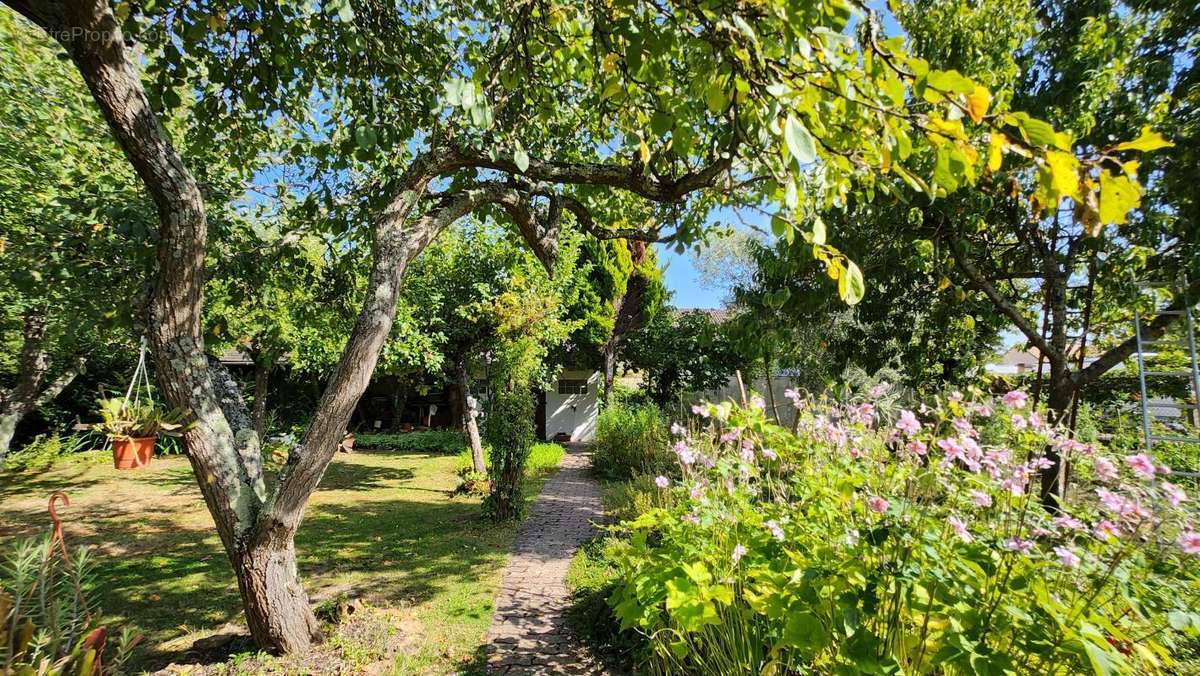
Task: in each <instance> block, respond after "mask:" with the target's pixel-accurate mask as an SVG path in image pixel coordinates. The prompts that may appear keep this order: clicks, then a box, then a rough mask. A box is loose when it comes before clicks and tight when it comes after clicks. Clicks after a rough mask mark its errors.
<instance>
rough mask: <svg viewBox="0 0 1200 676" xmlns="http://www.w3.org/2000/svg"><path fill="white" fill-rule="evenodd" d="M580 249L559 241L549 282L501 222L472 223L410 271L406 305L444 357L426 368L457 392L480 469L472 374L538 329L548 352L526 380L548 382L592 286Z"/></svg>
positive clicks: (526, 370)
mask: <svg viewBox="0 0 1200 676" xmlns="http://www.w3.org/2000/svg"><path fill="white" fill-rule="evenodd" d="M579 246H580V245H579V237H578V236H577V235H575V236H571V235H567V236H565V237H564V238H563V239H562V240H560V242H559V252H558V256H557V261H556V265H555V268H554V276H553V277H550V276H548V275H546V273H545V271H544V270H543V269H542V264H541V263H540V262H539V261H538V260H537V258H536V256H534V255H533V254H532V253H531V252H529V251H528V250H527V249H525V248H524V247H522V246H521V245H520V244H519V243H518V242H515V241H513V239H512V237H510V236H509V235H508V234H507V233H506V232H505V231H504V230H503V229H502V228H500V227H498V225H497V224H496V223H495V222H491V221H488V220H474V221H467V222H466V223H464V224H463V225H462V226H456V227H454V228H451V229H450V230H449V231H447V232H446V233H445V234H443V235H442V236H441V237H440V238H438V240H437V241H436V242H434V243H432V244H431V245H430V247H429V249H428V250H427V251H426V252H425V253H424V254H423V255H422V256H421V257H420V258H419V259H417V260H416V261H415V262H414V263H413V269H412V271H411V272H410V273H409V274H408V277H407V279H406V281H405V288H404V293H403V301H402V304H403V305H405V306H407V307H409V308H411V312H412V315H413V318H414V321H415V322H416V324H417V326H418V328H419V330H420V331H421V332H422V333H424V334H426V335H428V336H429V337H430V340H431V347H432V349H434V350H436V351H437V352H438V354H439V359H438V360H436V361H434V360H431V364H430V365H429V367H427V369H426V370H427V371H428V372H432V373H433V374H435V375H438V376H441V377H443V378H445V380H446V381H448V382H450V383H452V384H454V385H455V386H456V387H457V389H458V394H459V397H460V405H461V406H462V410H463V415H464V420H463V423H464V428H465V431H466V433H467V439H468V441H469V443H470V446H471V455H472V464H473V466H474V470H475V471H477V472H484V471H485V467H484V460H483V445H482V440H481V437H480V433H479V428H478V425H477V421H476V414H477V413H478V412H479V411H478V410H477V406H471V405H470V403H469V402H470V400H472V399H474V397H473V396H472V394H471V393H472V388H471V380H472V379H471V373H473V372H474V373H479V372H491V371H496V369H495V368H493V367H492V365H493V364H494V363H498V362H504V361H507V360H508V358H507V357H505V356H504V353H505V352H506V351H508V350H510V349H512V345H514V344H515V343H516V342H517V341H520V340H521V339H522V338H523V337H525V336H526V335H527V334H530V333H533V332H536V333H537V337H538V339H539V341H540V342H539V345H540V347H541V348H542V349H541V350H540V351H538V352H536V353H533V354H529V355H526V357H525V358H526V359H527V360H528V361H529V363H528V364H525V365H523V366H520V370H521V373H520V374H519V378H520V379H521V381H522V382H523V383H524V386H526V387H528V386H530V385H532V384H533V383H534V382H535V381H539V380H542V379H544V376H545V375H546V374H545V373H543V372H542V368H543V367H544V366H546V364H545V361H546V357H547V356H548V355H549V353H550V352H551V351H553V350H554V348H556V347H558V346H559V345H560V344H561V343H563V342H564V340H565V339H566V334H567V332H569V331H570V330H572V329H574V327H575V326H576V324H577V323H579V322H578V321H575V320H572V319H571V318H570V315H571V314H572V305H573V302H572V301H573V299H575V298H576V297H577V296H579V295H580V294H581V293H582V292H583V290H584V289H583V288H582V287H585V286H587V284H588V279H587V278H586V277H583V276H582V273H583V271H584V270H583V268H580V267H579V266H578V265H577V264H576V259H577V257H578V254H579ZM505 379H506V380H507V376H505ZM501 385H503V386H504V387H507V385H508V383H507V382H505V383H502V384H501Z"/></svg>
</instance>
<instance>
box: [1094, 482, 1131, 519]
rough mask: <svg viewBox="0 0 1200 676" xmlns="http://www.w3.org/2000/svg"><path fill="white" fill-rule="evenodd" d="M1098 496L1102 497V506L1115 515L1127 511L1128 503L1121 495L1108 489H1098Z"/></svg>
mask: <svg viewBox="0 0 1200 676" xmlns="http://www.w3.org/2000/svg"><path fill="white" fill-rule="evenodd" d="M1096 495H1098V496H1099V497H1100V504H1102V505H1104V508H1105V509H1107V510H1108V511H1110V512H1112V513H1114V514H1121V513H1123V512H1124V511H1125V504H1126V501H1125V498H1123V497H1121V496H1120V495H1117V494H1116V493H1113V492H1112V491H1110V490H1108V489H1107V488H1097V489H1096Z"/></svg>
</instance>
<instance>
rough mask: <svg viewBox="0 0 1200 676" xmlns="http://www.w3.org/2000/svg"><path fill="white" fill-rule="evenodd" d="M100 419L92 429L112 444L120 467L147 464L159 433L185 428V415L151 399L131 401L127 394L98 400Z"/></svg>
mask: <svg viewBox="0 0 1200 676" xmlns="http://www.w3.org/2000/svg"><path fill="white" fill-rule="evenodd" d="M98 403H99V405H100V408H99V413H100V420H101V422H99V423H97V424H95V425H93V426H92V429H94V430H96V431H97V432H100V433H102V434H104V435H105V436H107V437H108V440H109V442H111V444H112V451H113V466H114V467H116V468H117V469H138V468H141V467H146V466H148V465H149V464H150V461H151V460H152V459H153V458H154V447H155V444H157V443H158V436H159V434H171V433H174V432H176V431H178V430H181V429H183V423H184V418H185V415H184V414H183V413H182V412H180V411H165V410H163V408H162V407H161V406H159V405H158V404H157V403H155V402H154V401H153V400H150V399H139V400H135V401H130V400H129V399H127V398H125V397H112V398H107V399H100V400H99V402H98Z"/></svg>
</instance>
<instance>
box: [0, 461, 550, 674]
mask: <svg viewBox="0 0 1200 676" xmlns="http://www.w3.org/2000/svg"><path fill="white" fill-rule="evenodd" d="M561 458H562V449H561V448H560V447H557V446H554V445H537V446H535V447H534V449H533V452H532V454H531V457H530V462H529V468H528V470H529V473H528V476H529V480H528V481H527V485H526V490H525V494H526V497H527V499H532V498H533V497H534V496H536V494H537V491H538V490H540V487H541V485H542V483H544V481H545V480H546V479H547V478H548V477H549V476H550V474H552V473H553V471H554V468H555V467H557V465H558V463H559V461H560V460H561ZM109 463H110V458H109V457H108V456H107V455H106V454H105V453H104V452H92V453H81V454H76V455H74V456H72V457H71V458H70V459H65V460H62V461H60V462H59V463H57V464H56V465H55V466H54V467H52V468H50V469H46V470H44V471H39V472H9V473H6V474H4V475H3V476H2V477H0V541H10V540H11V539H12V538H14V537H17V536H22V535H30V534H33V533H36V532H38V531H40V530H43V529H45V528H46V527H47V526H48V523H49V522H48V519H47V517H46V512H45V506H46V499H47V498H48V496H49V495H50V493H51V492H52V491H55V490H60V489H61V490H64V491H66V492H67V494H68V495H69V496H70V498H71V506H70V507H68V508H66V509H65V510H62V514H63V516H64V520H65V531H66V537H67V539H68V542H69V543H70V544H72V545H87V546H90V547H92V548H94V553H95V556H96V559H97V563H98V574H97V584H96V590H95V596H96V598H97V600H98V601H99V602H100V604H101V607H102V608H103V609H104V611H105V612H106V613H107V614H109V615H111V616H112V623H113V624H124V623H128V622H132V623H135V624H137V625H138V627H139V628H140V629H141V630H142V631H143V632H144V633H145V635H146V643H145V646H144V648H142V650H141V651H140V653H139V654H138V655H137V656H135V661H136V662H135V665H134V666H136V667H138V668H151V667H158V666H161V665H165V664H167V663H170V662H178V663H183V662H187V661H195V660H197V659H200V660H201V661H203V660H204V659H205V658H206V657H207V658H209V659H211V657H212V656H211V655H204V654H198V653H197V652H196V651H195V650H194V648H193V646H194V645H195V644H196V641H197V640H201V643H200V645H202V646H203V645H206V642H205V640H204V639H208V642H207V643H208V644H209V645H227V644H228V645H232V646H234V648H237V647H238V646H245V645H246V643H245V642H244V641H238V640H235V641H232V642H225V641H222V640H221V639H220V638H219V635H221V634H225V633H235V634H236V633H240V632H239V630H238V626H239V624H240V622H241V618H240V611H241V603H240V600H239V598H238V592H237V586H236V584H235V582H234V578H233V576H232V574H231V573H230V571H229V565H228V562H227V560H226V558H225V555H224V553H223V552H222V550H221V545H220V542H219V541H218V539H217V537H216V535H215V532H214V530H213V525H212V520H211V517H210V516H209V514H208V512H207V511H206V510H205V509H203V501H202V499H201V496H200V493H199V491H198V490H197V488H196V484H195V480H194V479H193V477H192V474H191V472H192V470H191V467H190V466H189V464H188V461H187V459H185V458H183V457H167V458H158V459H156V460H155V462H154V464H153V466H151V467H150V468H148V469H146V470H144V471H138V472H117V471H116V470H114V469H112V467H111V465H110V464H109ZM460 463H461V459H460V458H457V457H455V456H452V455H437V454H432V455H430V454H417V453H393V452H381V451H361V452H355V453H350V454H339V455H338V457H337V459H336V460H335V461H334V463H333V464H332V465H330V468H329V471H328V473H327V474H326V476H325V479H324V480H323V481H322V483H321V487H320V488H319V489H318V491H317V492H316V495H315V496H314V498H313V501H312V503H311V504H310V505H309V508H308V512H307V516H306V518H305V522H304V525H303V526H302V527H301V529H300V533H299V535H298V537H297V551H298V556H299V567H300V573H301V576H302V577H303V579H304V581H305V583H306V585H307V586H308V589H309V590H310V593H311V594H312V597H313V601H314V603H318V604H320V606H321V609H322V611H323V612H322V613H320V614H321V615H322V618H323V619H326V620H338V619H340V620H342V621H341V622H340V623H338V625H337V626H335V627H331V628H330V629H331V631H330V635H331V637H332V638H331V639H330V641H329V642H328V644H327V645H326V646H323V647H322V648H321V652H320V653H319V654H320V655H321V659H322V660H324V661H325V662H326V663H325V664H321V665H317V664H294V663H290V662H288V663H284V662H279V661H276V660H274V659H273V658H264V657H263V656H261V655H255V654H254V653H253V652H252V651H249V652H246V653H244V654H240V655H235V656H233V657H230V658H229V659H228V661H226V662H225V663H224V664H223V665H222V666H220V667H217V668H215V669H214V670H213V672H214V673H263V672H271V671H277V672H289V673H292V672H296V671H313V670H314V669H315V670H316V671H317V672H318V673H319V672H320V671H321V669H322V668H324V667H329V668H333V667H334V665H333V664H331V663H330V661H341V662H342V663H343V664H348V665H353V666H354V667H356V668H362V667H364V665H366V664H370V663H375V664H376V665H377V666H378V663H379V662H380V660H381V658H382V659H384V660H385V661H387V662H388V664H387V665H386V666H387V667H388V668H387V669H386V671H392V672H398V673H443V672H446V671H448V670H453V669H468V670H470V669H473V668H476V667H477V666H478V664H479V662H478V659H479V656H480V655H481V654H482V651H481V650H480V649H479V648H480V642H481V641H482V639H483V637H484V635H485V633H486V631H487V628H488V625H489V623H490V622H491V618H492V610H493V608H492V597H493V595H494V593H495V590H496V585H497V584H498V583H499V576H500V572H501V569H502V567H503V564H504V561H505V560H506V558H507V554H508V551H509V548H510V545H511V543H512V540H513V537H514V534H515V530H516V528H515V525H514V524H499V525H497V524H493V523H490V522H487V521H485V520H483V519H482V517H481V509H480V504H479V500H478V499H477V498H471V497H452V496H451V495H450V494H451V492H452V491H453V489H454V488H455V487H456V485H457V483H458V477H457V475H456V470H457V469H458V467H459V464H460ZM356 609H357V610H358V611H361V612H355V611H356ZM350 613H353V614H350ZM201 652H203V651H201ZM225 652H226V653H228V652H229V650H228V649H226V650H225ZM223 657H228V655H227V654H226V655H225V656H223Z"/></svg>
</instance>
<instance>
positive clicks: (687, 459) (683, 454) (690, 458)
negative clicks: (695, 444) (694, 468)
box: [675, 441, 696, 465]
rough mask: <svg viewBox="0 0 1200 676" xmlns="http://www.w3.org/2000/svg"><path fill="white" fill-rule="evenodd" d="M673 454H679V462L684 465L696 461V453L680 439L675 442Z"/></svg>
mask: <svg viewBox="0 0 1200 676" xmlns="http://www.w3.org/2000/svg"><path fill="white" fill-rule="evenodd" d="M675 455H678V456H679V462H681V463H683V464H684V465H690V464H692V463H694V462H696V454H695V453H694V452H693V451H692V449H691V447H690V446H688V445H687V443H686V442H683V441H680V442H678V443H676V444H675Z"/></svg>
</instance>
